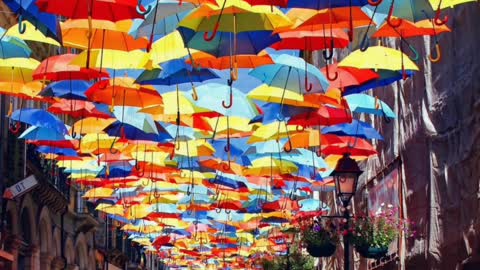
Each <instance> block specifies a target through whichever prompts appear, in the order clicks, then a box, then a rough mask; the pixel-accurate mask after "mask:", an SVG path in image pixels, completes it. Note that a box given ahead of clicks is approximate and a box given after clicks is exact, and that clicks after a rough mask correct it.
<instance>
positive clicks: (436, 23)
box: [433, 5, 448, 26]
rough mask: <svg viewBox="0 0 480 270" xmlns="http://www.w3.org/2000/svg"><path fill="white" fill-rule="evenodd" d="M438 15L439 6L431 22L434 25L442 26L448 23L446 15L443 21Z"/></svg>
mask: <svg viewBox="0 0 480 270" xmlns="http://www.w3.org/2000/svg"><path fill="white" fill-rule="evenodd" d="M440 15H441V10H440V5H438V9H437V11H436V12H435V18H434V19H433V22H434V23H435V25H436V26H442V25H444V24H446V23H447V22H448V16H447V15H445V16H444V17H443V19H441V18H440Z"/></svg>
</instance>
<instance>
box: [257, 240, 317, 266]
mask: <svg viewBox="0 0 480 270" xmlns="http://www.w3.org/2000/svg"><path fill="white" fill-rule="evenodd" d="M288 263H289V264H290V270H314V269H315V260H314V259H313V258H312V257H310V256H308V255H307V254H303V253H302V250H301V249H300V246H299V244H298V243H296V244H294V245H292V246H291V247H290V254H289V255H288V256H287V255H284V256H277V257H275V258H274V259H273V260H267V259H264V260H262V263H261V264H262V267H263V269H264V270H286V269H288V267H287V265H288Z"/></svg>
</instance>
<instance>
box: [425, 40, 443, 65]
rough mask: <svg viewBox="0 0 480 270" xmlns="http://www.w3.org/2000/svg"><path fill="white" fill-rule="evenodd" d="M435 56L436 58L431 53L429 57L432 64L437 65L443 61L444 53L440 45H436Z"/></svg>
mask: <svg viewBox="0 0 480 270" xmlns="http://www.w3.org/2000/svg"><path fill="white" fill-rule="evenodd" d="M435 54H436V57H433V56H432V53H430V55H429V56H428V59H430V61H431V62H432V63H437V62H439V61H440V60H441V59H442V51H441V50H440V44H438V43H437V44H435Z"/></svg>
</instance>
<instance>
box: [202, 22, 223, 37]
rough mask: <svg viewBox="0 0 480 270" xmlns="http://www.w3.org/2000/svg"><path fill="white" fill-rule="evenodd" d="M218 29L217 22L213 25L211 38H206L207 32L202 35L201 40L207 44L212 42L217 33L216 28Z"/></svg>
mask: <svg viewBox="0 0 480 270" xmlns="http://www.w3.org/2000/svg"><path fill="white" fill-rule="evenodd" d="M219 27H220V22H217V23H216V24H215V27H214V28H213V32H212V35H211V36H208V32H205V33H203V39H204V40H205V41H207V42H210V41H212V40H213V39H214V38H215V37H216V36H217V32H218V28H219Z"/></svg>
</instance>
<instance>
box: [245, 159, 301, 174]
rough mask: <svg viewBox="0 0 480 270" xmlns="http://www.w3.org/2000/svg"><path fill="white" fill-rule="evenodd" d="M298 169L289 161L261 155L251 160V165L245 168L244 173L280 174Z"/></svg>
mask: <svg viewBox="0 0 480 270" xmlns="http://www.w3.org/2000/svg"><path fill="white" fill-rule="evenodd" d="M296 171H298V167H297V166H296V165H295V164H294V163H293V162H290V161H286V160H278V159H274V158H271V157H263V158H259V159H256V160H254V161H252V166H251V167H250V168H247V169H245V171H244V174H245V175H260V176H268V175H282V174H291V173H294V172H296Z"/></svg>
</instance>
